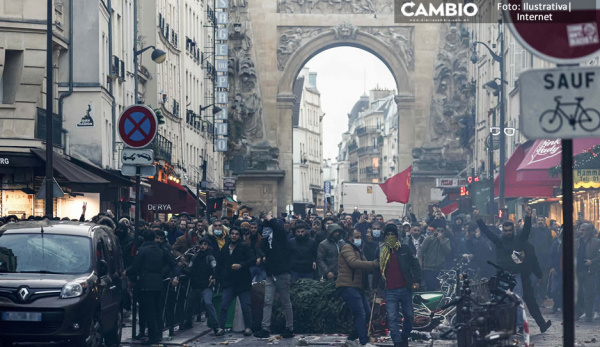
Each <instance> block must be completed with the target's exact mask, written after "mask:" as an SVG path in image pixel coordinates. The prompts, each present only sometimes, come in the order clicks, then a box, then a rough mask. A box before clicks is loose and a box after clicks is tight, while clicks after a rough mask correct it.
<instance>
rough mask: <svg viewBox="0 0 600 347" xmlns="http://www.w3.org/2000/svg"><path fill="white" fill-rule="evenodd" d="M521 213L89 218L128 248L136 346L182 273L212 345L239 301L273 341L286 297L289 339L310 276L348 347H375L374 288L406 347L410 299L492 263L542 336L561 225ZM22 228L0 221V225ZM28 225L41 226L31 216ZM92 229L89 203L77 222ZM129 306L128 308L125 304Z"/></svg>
mask: <svg viewBox="0 0 600 347" xmlns="http://www.w3.org/2000/svg"><path fill="white" fill-rule="evenodd" d="M523 211H524V216H525V217H524V218H523V219H522V220H519V221H518V222H517V223H516V224H515V223H514V222H512V221H511V220H505V221H499V222H496V223H491V222H489V221H488V223H486V222H485V221H484V220H482V219H481V218H480V217H479V211H478V210H477V209H475V210H474V211H473V213H472V214H471V215H458V216H453V217H452V218H450V217H446V216H444V215H443V214H442V212H441V211H440V210H439V209H438V208H434V209H433V211H432V213H430V214H429V215H428V216H427V217H424V218H421V219H418V218H417V216H415V214H414V213H413V212H412V209H410V208H409V209H408V211H407V212H406V216H404V217H402V218H399V219H389V220H385V219H384V217H383V216H382V215H380V214H377V213H376V212H375V211H371V213H367V211H364V212H359V211H358V209H356V208H355V210H354V211H353V212H351V213H346V212H344V210H343V208H342V209H340V210H339V211H338V212H337V213H334V212H332V211H327V212H326V213H325V214H324V216H319V215H318V214H316V213H308V214H307V215H306V217H305V218H300V217H296V216H287V215H282V216H281V217H279V218H274V217H273V216H271V215H270V214H261V215H260V216H251V214H250V212H249V210H248V209H242V210H240V211H238V212H236V214H235V215H234V216H233V217H231V218H228V217H223V218H216V217H213V218H210V220H209V219H207V218H196V217H193V216H189V215H188V214H186V213H181V214H179V215H173V216H172V217H171V218H170V219H169V220H168V221H160V220H156V221H154V222H153V223H146V222H143V221H142V222H139V223H137V228H134V225H133V224H132V223H131V221H130V220H129V219H127V218H122V219H120V220H116V219H115V218H114V216H112V214H111V213H110V211H109V213H101V214H99V215H97V216H94V217H93V218H92V219H91V221H92V222H95V223H99V224H104V225H107V226H109V227H111V228H112V229H113V230H114V232H115V235H116V236H117V237H118V239H119V241H120V244H121V248H122V252H123V260H124V263H125V266H126V269H127V270H126V271H125V272H124V274H125V275H126V276H128V278H129V279H130V281H131V282H132V283H134V286H133V296H134V297H135V299H136V301H137V302H139V306H140V316H139V332H140V333H139V334H138V335H137V336H136V338H137V339H144V341H143V343H144V344H154V343H157V342H158V341H159V340H160V339H161V337H162V328H163V326H164V323H163V322H162V321H161V317H162V311H163V309H164V307H163V306H164V290H165V289H164V286H163V285H162V283H163V281H164V280H165V279H170V283H169V285H172V286H174V287H176V286H177V285H179V281H180V277H181V276H182V275H185V276H186V277H187V278H189V286H190V291H189V294H187V295H188V304H187V305H186V309H185V314H184V315H183V320H182V321H181V322H176V324H179V329H180V330H185V329H190V328H192V326H193V323H194V319H193V317H194V315H197V316H198V317H197V321H199V320H200V315H199V314H198V313H199V312H201V311H204V312H205V313H204V315H205V316H206V319H207V326H208V327H210V328H212V329H213V331H214V334H215V335H216V336H222V335H224V334H225V323H226V318H227V312H228V309H229V306H230V305H231V304H232V303H233V302H235V301H234V300H235V298H236V297H237V298H239V301H240V304H241V310H242V313H243V321H244V325H245V330H244V332H243V334H244V335H246V336H250V335H254V336H255V337H259V338H267V337H269V336H270V333H271V332H270V327H271V317H272V309H273V301H274V299H275V297H276V294H278V297H279V298H280V300H281V302H282V307H283V311H284V317H285V331H284V332H283V333H282V337H283V338H290V337H293V336H294V314H293V305H292V302H291V300H290V286H291V284H292V283H293V282H295V281H297V280H299V279H305V278H308V279H313V280H321V281H335V284H336V295H338V296H339V297H340V298H341V299H342V300H343V301H344V302H345V303H346V305H347V306H348V308H349V309H350V310H351V311H352V313H353V316H354V330H353V331H352V332H351V333H350V335H349V336H348V339H347V341H346V345H347V346H358V345H362V346H372V345H371V344H370V343H369V336H368V333H369V332H368V331H367V325H368V322H369V319H370V313H371V308H370V305H369V303H368V300H367V299H366V296H365V290H377V291H378V293H381V295H382V296H383V297H384V298H385V302H386V310H387V319H388V327H389V329H390V335H391V338H392V341H393V342H394V346H408V341H409V336H410V332H411V329H412V327H411V321H412V319H411V318H412V316H413V312H412V311H413V307H412V294H413V292H414V291H422V290H426V291H436V290H439V289H440V282H439V280H438V279H437V277H438V274H439V273H440V271H442V270H443V269H447V268H451V267H453V266H455V265H456V263H457V262H462V263H463V264H467V265H466V266H467V267H469V268H471V269H472V270H473V272H474V274H475V276H474V277H475V279H485V278H490V277H491V276H493V274H494V269H493V268H492V267H491V266H489V265H488V264H487V261H488V260H492V261H494V262H496V263H497V264H498V265H499V266H500V267H502V268H504V269H505V270H507V271H509V272H511V273H512V274H513V275H515V278H516V280H517V287H516V288H515V290H514V291H515V292H516V293H517V294H520V295H521V296H522V297H523V301H524V302H525V304H526V306H527V308H528V310H529V312H530V314H531V316H532V317H533V318H534V320H535V321H536V323H537V325H538V326H539V327H540V330H541V331H542V332H545V331H546V330H547V329H548V327H549V326H550V325H551V322H550V321H549V320H548V321H547V320H545V319H544V318H543V316H542V314H541V312H540V309H539V304H540V303H541V302H542V301H543V300H545V299H546V298H551V299H553V301H554V307H553V310H554V311H558V310H560V309H561V302H562V293H561V289H562V285H561V283H562V278H561V268H560V259H561V240H562V233H561V230H562V228H561V227H560V226H559V225H558V224H557V223H556V221H553V220H551V221H548V220H547V219H546V218H544V217H542V216H535V215H533V213H532V210H531V208H530V207H529V206H527V205H524V207H523ZM24 217H25V216H22V219H25V218H24ZM22 219H20V218H18V217H17V216H8V217H5V218H0V225H2V224H5V223H18V222H20V220H22ZM32 219H34V220H35V219H41V218H39V217H29V218H27V220H32ZM52 219H56V218H52ZM85 220H86V218H85V205H84V206H83V213H82V215H81V218H80V219H79V221H85ZM450 220H451V222H450ZM575 229H576V236H577V240H576V243H575V244H576V251H575V254H576V258H577V259H576V260H577V265H576V269H577V277H578V281H579V283H580V285H579V293H578V294H579V301H578V310H579V313H580V315H581V319H585V320H586V321H591V320H593V319H597V318H599V314H598V308H599V307H600V305H599V304H600V300H599V299H600V295H598V293H600V290H599V288H600V276H598V269H599V268H600V267H599V266H598V263H599V262H600V239H598V238H597V236H598V235H597V231H596V229H595V228H594V226H593V224H591V223H589V222H585V221H582V220H580V221H578V222H577V225H576V226H575ZM261 281H265V294H264V306H263V312H262V322H261V325H260V326H261V328H260V330H257V331H254V332H253V331H252V330H251V327H252V312H251V305H250V298H251V291H252V284H253V283H256V282H261ZM216 288H218V292H219V293H221V301H220V312H219V314H217V312H216V310H215V306H214V305H213V296H214V295H215V289H216ZM123 302H124V307H125V309H127V310H129V309H130V308H131V302H130V300H129V298H127V299H124V301H123ZM201 306H202V307H201ZM400 314H402V317H404V319H401V317H400ZM578 316H579V315H578ZM519 317H520V319H521V320H522V315H521V314H519ZM167 320H169V318H168V317H167ZM171 320H173V317H171ZM171 323H172V322H171ZM400 324H402V327H401V326H400ZM518 326H519V327H521V326H522V325H519V323H518ZM171 332H172V330H171Z"/></svg>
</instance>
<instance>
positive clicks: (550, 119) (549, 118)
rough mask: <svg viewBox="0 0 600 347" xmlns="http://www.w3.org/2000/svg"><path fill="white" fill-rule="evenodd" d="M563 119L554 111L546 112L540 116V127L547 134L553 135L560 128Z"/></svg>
mask: <svg viewBox="0 0 600 347" xmlns="http://www.w3.org/2000/svg"><path fill="white" fill-rule="evenodd" d="M562 123H563V119H562V117H561V115H560V114H559V113H557V112H556V110H547V111H545V112H544V113H542V115H541V116H540V126H541V127H542V129H544V131H545V132H547V133H555V132H557V131H559V130H560V128H562Z"/></svg>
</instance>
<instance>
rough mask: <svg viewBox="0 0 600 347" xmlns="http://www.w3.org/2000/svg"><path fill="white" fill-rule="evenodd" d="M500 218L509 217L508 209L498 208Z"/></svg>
mask: <svg viewBox="0 0 600 347" xmlns="http://www.w3.org/2000/svg"><path fill="white" fill-rule="evenodd" d="M498 218H503V219H508V209H506V208H501V209H499V210H498Z"/></svg>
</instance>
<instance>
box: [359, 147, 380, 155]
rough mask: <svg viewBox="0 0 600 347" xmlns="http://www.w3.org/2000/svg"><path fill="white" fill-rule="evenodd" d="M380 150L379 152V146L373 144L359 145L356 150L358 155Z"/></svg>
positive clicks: (374, 152)
mask: <svg viewBox="0 0 600 347" xmlns="http://www.w3.org/2000/svg"><path fill="white" fill-rule="evenodd" d="M380 152H381V147H375V146H366V147H360V148H359V149H358V151H357V153H358V155H362V154H379V153H380Z"/></svg>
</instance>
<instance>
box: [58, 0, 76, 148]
mask: <svg viewBox="0 0 600 347" xmlns="http://www.w3.org/2000/svg"><path fill="white" fill-rule="evenodd" d="M72 94H73V0H69V90H68V91H67V92H66V93H63V94H61V95H60V96H59V97H58V114H59V116H60V119H64V117H63V107H64V100H65V98H67V97H69V96H71V95H72ZM66 142H67V141H66V140H65V148H67V149H68V148H69V147H68V146H67V143H66ZM69 154H70V153H69Z"/></svg>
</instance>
